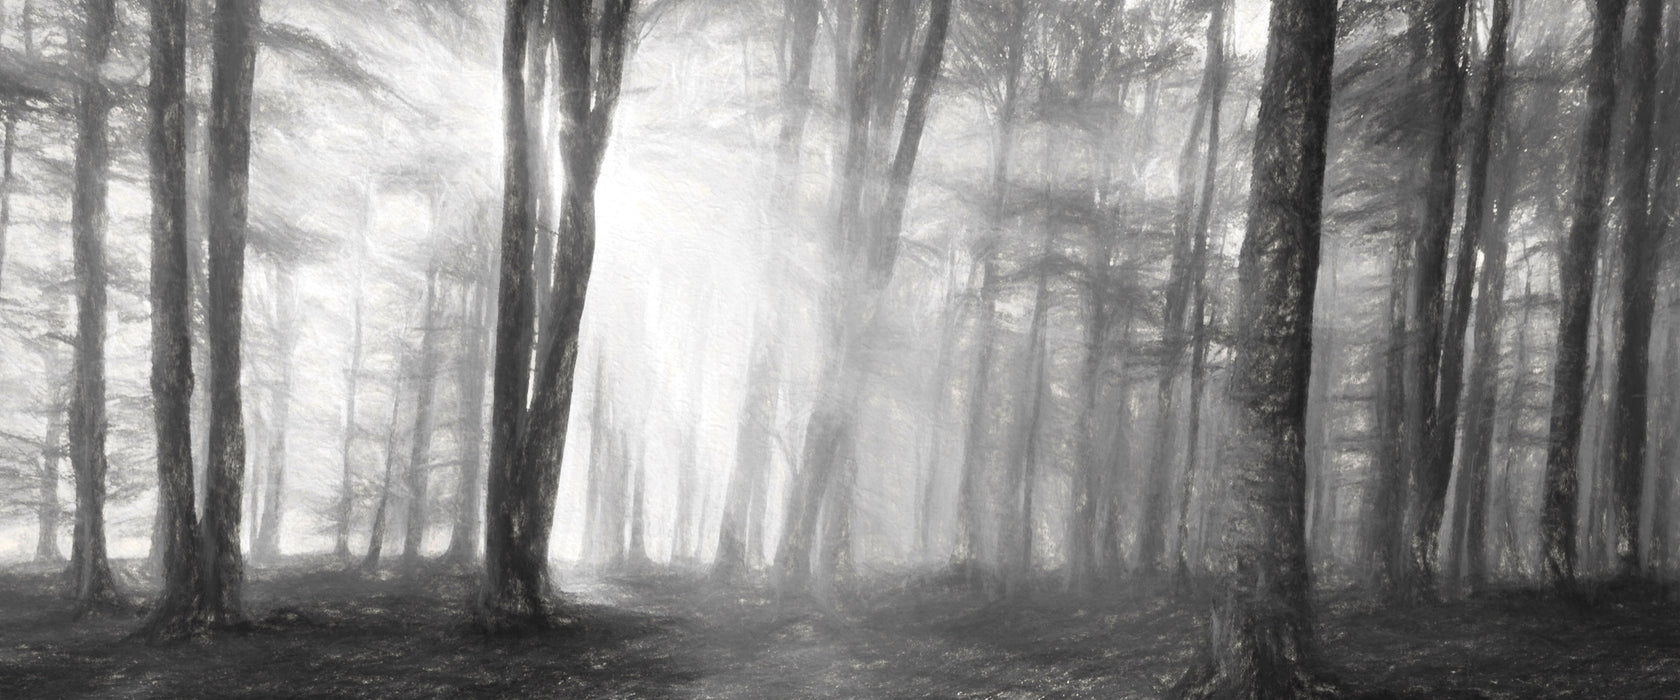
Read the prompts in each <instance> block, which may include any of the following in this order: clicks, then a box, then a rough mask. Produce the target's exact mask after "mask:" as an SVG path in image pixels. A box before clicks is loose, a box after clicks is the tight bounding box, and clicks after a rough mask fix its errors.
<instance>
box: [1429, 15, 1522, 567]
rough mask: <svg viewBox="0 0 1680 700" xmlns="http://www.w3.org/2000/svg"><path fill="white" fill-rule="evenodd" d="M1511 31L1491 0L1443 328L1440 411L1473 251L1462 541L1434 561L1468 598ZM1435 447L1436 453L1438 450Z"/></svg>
mask: <svg viewBox="0 0 1680 700" xmlns="http://www.w3.org/2000/svg"><path fill="white" fill-rule="evenodd" d="M1510 26H1511V0H1494V4H1493V23H1492V25H1491V26H1490V27H1489V30H1488V32H1489V37H1490V38H1489V43H1488V53H1487V58H1486V61H1485V64H1484V67H1483V72H1484V73H1485V75H1483V76H1482V89H1481V95H1480V97H1479V98H1478V104H1477V106H1476V115H1475V122H1474V124H1473V125H1472V126H1471V128H1470V138H1471V139H1472V141H1471V149H1470V154H1469V174H1468V176H1467V177H1466V180H1465V194H1464V196H1465V213H1464V231H1463V233H1462V234H1461V238H1460V242H1459V253H1458V255H1459V262H1458V272H1457V273H1456V274H1457V277H1456V278H1455V279H1454V281H1453V309H1452V317H1451V320H1450V322H1449V323H1448V328H1447V342H1448V343H1449V345H1448V351H1447V354H1446V355H1445V356H1444V358H1443V361H1442V366H1443V369H1442V373H1443V377H1444V380H1443V381H1444V384H1443V388H1442V394H1441V399H1442V401H1443V404H1442V405H1443V407H1445V406H1446V404H1445V401H1446V400H1447V391H1448V390H1449V389H1451V390H1452V391H1453V392H1454V393H1456V386H1457V385H1458V384H1459V383H1460V380H1459V378H1458V377H1457V376H1455V375H1456V374H1457V373H1461V372H1462V366H1463V365H1462V363H1463V337H1464V333H1465V327H1466V326H1467V325H1468V320H1469V319H1468V318H1467V317H1468V316H1469V312H1470V284H1469V281H1468V279H1467V278H1468V277H1469V275H1470V274H1471V273H1470V271H1469V270H1470V269H1471V268H1472V266H1474V264H1475V257H1476V255H1475V253H1476V251H1477V250H1480V251H1481V257H1482V261H1483V262H1482V273H1481V275H1480V276H1478V277H1477V279H1476V283H1477V290H1476V304H1475V315H1476V327H1475V331H1474V336H1473V339H1472V342H1473V345H1474V348H1475V353H1476V354H1475V357H1474V358H1473V361H1472V363H1471V369H1470V382H1469V384H1470V387H1469V393H1468V394H1467V395H1466V397H1465V398H1466V405H1467V406H1468V407H1469V419H1468V420H1466V421H1465V426H1464V451H1465V454H1464V458H1463V460H1462V464H1463V466H1462V467H1461V469H1460V471H1459V478H1458V483H1459V485H1460V486H1459V490H1460V491H1461V492H1462V495H1461V497H1460V498H1459V499H1458V507H1457V509H1456V510H1455V511H1454V517H1453V519H1454V521H1455V522H1454V526H1453V528H1452V531H1453V532H1455V533H1459V534H1461V535H1462V536H1463V541H1464V548H1463V551H1462V552H1460V553H1458V556H1453V555H1451V554H1449V555H1447V556H1444V557H1443V558H1442V562H1441V566H1442V569H1443V573H1444V574H1445V576H1444V578H1446V579H1447V580H1449V581H1452V580H1455V579H1456V578H1458V576H1457V571H1458V569H1457V565H1456V562H1458V561H1460V560H1461V558H1462V561H1463V562H1464V568H1463V571H1464V572H1465V576H1464V579H1465V582H1466V583H1467V584H1469V587H1470V590H1471V591H1472V592H1474V591H1476V590H1477V589H1479V588H1480V587H1481V586H1482V585H1483V583H1484V582H1485V577H1486V574H1487V565H1486V559H1485V554H1484V551H1485V549H1486V532H1487V529H1486V528H1487V525H1486V513H1487V469H1488V461H1489V458H1490V457H1491V455H1492V450H1493V431H1492V430H1491V428H1492V416H1493V413H1494V410H1495V406H1494V405H1495V403H1496V402H1497V394H1496V390H1495V387H1494V383H1495V382H1496V381H1497V379H1498V373H1499V317H1500V315H1501V312H1502V310H1503V306H1504V301H1505V299H1504V297H1505V231H1504V226H1505V224H1506V221H1505V216H1506V215H1505V214H1504V213H1501V214H1499V215H1497V216H1498V220H1497V221H1495V223H1494V226H1493V228H1492V230H1490V231H1486V232H1484V231H1483V228H1484V226H1483V222H1484V221H1486V218H1487V215H1488V213H1489V210H1490V209H1492V208H1493V205H1491V204H1490V203H1489V201H1488V190H1489V170H1490V165H1491V164H1492V162H1493V147H1494V137H1495V133H1496V131H1495V130H1496V129H1497V128H1498V125H1499V124H1500V123H1501V119H1502V115H1503V113H1502V112H1501V110H1500V105H1501V104H1502V100H1503V99H1504V86H1505V55H1506V52H1507V49H1508V46H1509V42H1510V39H1509V37H1510ZM1513 162H1514V161H1513ZM1510 181H1511V178H1510V177H1509V176H1501V183H1502V184H1501V187H1502V188H1504V189H1508V188H1509V185H1508V184H1505V183H1509V182H1510ZM1508 197H1509V194H1508V192H1504V191H1502V192H1501V193H1500V196H1499V197H1498V198H1497V205H1498V206H1499V208H1500V210H1501V211H1502V212H1503V211H1508V210H1509V208H1510V202H1509V199H1508ZM1455 349H1456V357H1455V356H1454V354H1455V353H1454V352H1453V351H1454V350H1455ZM1454 408H1456V407H1454ZM1442 418H1443V423H1442V426H1443V428H1442V433H1441V434H1439V435H1438V436H1437V437H1439V438H1443V439H1450V437H1449V436H1450V433H1451V432H1453V431H1452V430H1450V429H1449V428H1448V424H1447V421H1456V420H1457V411H1456V410H1452V411H1448V410H1445V409H1443V411H1442ZM1437 449H1438V450H1439V449H1443V448H1442V447H1441V446H1439V445H1437Z"/></svg>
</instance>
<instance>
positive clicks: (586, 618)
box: [0, 568, 1680, 698]
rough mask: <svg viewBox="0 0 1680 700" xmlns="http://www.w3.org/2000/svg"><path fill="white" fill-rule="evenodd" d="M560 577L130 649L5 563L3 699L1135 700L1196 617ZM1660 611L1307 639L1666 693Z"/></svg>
mask: <svg viewBox="0 0 1680 700" xmlns="http://www.w3.org/2000/svg"><path fill="white" fill-rule="evenodd" d="M128 578H129V579H130V590H131V591H133V592H140V585H139V584H138V583H137V582H134V581H133V579H132V577H128ZM565 580H566V581H567V583H566V586H565V587H566V589H567V591H568V593H567V600H566V603H565V606H564V611H565V614H566V621H565V624H563V625H561V626H560V627H558V628H557V629H554V630H552V631H547V632H542V633H535V634H529V635H525V636H518V637H511V638H486V637H484V636H482V635H481V634H478V633H475V632H474V631H473V628H472V627H471V625H470V623H469V621H468V619H469V615H468V608H467V604H468V601H469V598H470V594H471V582H472V579H471V578H470V577H469V576H465V575H461V574H451V573H446V572H441V571H426V572H423V573H421V574H419V575H415V576H410V577H399V576H394V575H384V576H378V577H375V576H366V575H362V574H357V573H346V572H337V571H332V572H327V571H313V572H308V571H305V570H303V569H299V568H287V569H278V570H276V569H256V570H254V571H253V572H252V575H251V580H250V582H249V583H248V587H247V596H246V597H247V607H248V610H249V612H250V613H251V614H252V618H253V620H254V621H255V624H254V625H253V626H252V628H251V629H250V630H249V631H247V632H241V633H225V634H220V635H216V636H213V637H210V638H208V639H203V640H196V641H190V642H185V643H181V644H176V645H170V646H149V645H147V644H144V643H141V642H138V641H131V640H128V639H127V638H126V637H127V635H128V634H129V633H130V632H131V631H132V630H133V629H134V628H135V627H136V626H137V624H138V621H139V619H138V617H137V615H138V613H128V614H111V613H107V614H101V615H97V616H92V617H89V618H86V619H83V620H72V619H71V617H70V615H69V613H68V609H69V606H68V604H67V603H66V601H64V600H63V598H62V589H61V587H60V586H59V584H58V577H57V576H56V575H55V574H52V573H47V572H43V571H41V570H39V569H36V570H33V571H30V570H14V571H10V572H5V573H0V697H4V698H27V697H42V698H76V697H99V698H107V697H110V698H190V697H206V696H213V697H241V696H243V697H298V696H311V697H380V698H400V697H578V698H612V697H623V698H663V697H717V698H806V697H845V698H900V697H905V698H909V697H940V698H944V697H1005V698H1037V697H1092V698H1125V697H1140V698H1148V697H1159V696H1160V695H1161V694H1162V693H1164V692H1165V690H1166V689H1167V688H1169V687H1170V686H1171V684H1172V683H1173V681H1174V680H1175V679H1176V678H1177V677H1178V674H1179V673H1180V672H1181V671H1182V670H1183V669H1184V668H1185V666H1186V665H1187V664H1188V662H1189V660H1190V659H1191V656H1192V654H1193V651H1194V642H1195V640H1196V639H1198V638H1199V635H1201V634H1202V633H1203V632H1202V623H1201V622H1199V621H1198V617H1199V616H1198V615H1197V614H1196V612H1194V611H1193V610H1192V608H1193V607H1199V606H1191V605H1186V604H1182V603H1178V602H1174V599H1173V598H1172V597H1171V596H1167V595H1148V594H1136V593H1134V594H1131V595H1129V596H1121V595H1111V596H1106V597H1104V598H1102V599H1101V600H1100V602H1093V601H1092V600H1090V599H1085V600H1084V601H1073V600H1069V599H1065V598H1060V597H1041V598H1035V599H1030V600H1027V601H1023V602H1019V603H1015V604H1011V605H1008V606H1000V605H988V604H985V603H984V602H982V601H980V600H978V599H976V598H974V597H971V596H969V595H966V594H958V593H956V592H954V591H953V590H952V589H950V588H947V587H944V586H941V585H939V584H937V583H935V582H930V581H927V580H915V581H901V582H897V583H892V584H888V583H880V584H879V585H876V586H872V587H870V588H869V589H868V592H867V593H866V594H863V595H862V596H861V597H860V599H859V600H856V601H853V602H851V603H849V604H847V605H846V606H845V609H846V612H843V613H816V612H811V611H809V610H804V609H798V608H795V607H792V606H788V605H783V604H779V603H777V602H775V601H774V600H773V599H771V598H769V597H767V596H765V595H764V594H762V593H760V592H755V591H753V590H750V589H745V588H742V589H734V590H724V591H720V590H718V589H716V588H712V587H709V586H708V585H706V583H705V582H704V581H703V580H702V579H700V578H698V577H692V576H683V575H677V574H649V575H646V576H637V577H624V578H608V579H604V580H595V581H591V580H587V579H584V578H582V577H575V576H573V577H566V578H565ZM1676 612H1680V610H1677V609H1676V607H1675V606H1674V605H1673V604H1670V603H1659V602H1641V603H1615V602H1600V603H1598V604H1595V605H1593V606H1590V607H1587V608H1582V607H1572V606H1566V605H1563V604H1561V603H1556V602H1552V601H1548V600H1544V599H1538V598H1534V597H1527V596H1521V595H1517V594H1513V595H1507V596H1504V597H1500V598H1490V599H1477V600H1471V601H1463V602H1456V603H1450V604H1439V605H1429V606H1420V607H1412V608H1406V609H1396V608H1378V607H1374V606H1370V605H1368V604H1365V603H1361V602H1359V601H1357V600H1355V599H1353V598H1347V599H1331V600H1327V601H1324V602H1323V604H1322V605H1321V606H1320V609H1319V617H1318V631H1319V636H1320V640H1321V649H1322V652H1323V654H1324V656H1325V657H1326V661H1327V664H1328V666H1329V669H1330V671H1331V672H1332V673H1333V674H1334V675H1335V676H1336V677H1337V678H1339V679H1341V681H1342V682H1343V683H1344V686H1343V687H1345V688H1347V689H1348V694H1349V695H1350V696H1354V697H1402V698H1412V697H1415V698H1426V697H1427V698H1442V697H1447V698H1451V697H1465V698H1472V697H1510V698H1530V697H1581V698H1587V697H1593V698H1607V697H1677V696H1680V615H1676Z"/></svg>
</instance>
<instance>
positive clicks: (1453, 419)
mask: <svg viewBox="0 0 1680 700" xmlns="http://www.w3.org/2000/svg"><path fill="white" fill-rule="evenodd" d="M1465 5H1466V2H1465V0H1433V1H1432V2H1429V3H1427V4H1425V5H1424V6H1423V7H1425V8H1427V9H1428V14H1427V15H1425V16H1422V17H1420V18H1419V19H1420V20H1421V21H1423V22H1425V23H1426V26H1425V28H1424V29H1425V31H1426V32H1427V34H1426V35H1425V37H1426V38H1425V41H1426V44H1427V47H1426V49H1425V52H1424V55H1423V56H1422V57H1420V58H1422V60H1423V62H1424V64H1425V65H1424V74H1425V81H1426V83H1427V91H1428V92H1427V95H1428V96H1427V97H1426V98H1425V99H1426V100H1427V101H1428V104H1430V105H1432V106H1434V107H1432V108H1431V109H1429V110H1426V112H1425V113H1426V114H1428V115H1429V116H1430V117H1431V119H1430V120H1429V122H1428V124H1427V126H1426V127H1425V128H1426V130H1427V131H1426V133H1427V136H1428V138H1429V139H1430V142H1429V155H1428V158H1427V160H1426V161H1425V162H1424V163H1422V164H1421V165H1422V166H1423V167H1424V168H1425V171H1424V172H1425V185H1424V192H1423V214H1422V217H1421V219H1422V221H1421V228H1420V229H1419V230H1418V247H1417V256H1418V257H1417V265H1416V266H1415V267H1413V268H1412V282H1413V284H1412V290H1411V291H1412V294H1413V312H1414V314H1415V316H1414V317H1413V319H1414V320H1415V321H1416V323H1417V326H1416V327H1417V332H1416V333H1414V334H1413V335H1412V337H1411V339H1410V340H1411V342H1410V343H1409V344H1408V345H1407V348H1409V350H1410V351H1409V352H1408V353H1407V362H1406V364H1407V369H1408V370H1409V371H1410V372H1411V376H1409V377H1408V378H1407V384H1406V386H1407V389H1408V393H1407V399H1408V402H1409V404H1410V408H1409V409H1408V415H1407V426H1406V434H1407V439H1408V442H1409V444H1408V448H1407V454H1408V456H1409V458H1410V459H1414V460H1416V467H1415V471H1414V474H1415V475H1416V481H1415V484H1414V485H1415V489H1414V491H1413V503H1414V508H1415V512H1416V513H1417V517H1416V518H1415V520H1414V521H1413V523H1412V532H1411V552H1410V554H1411V556H1410V557H1408V558H1407V559H1406V567H1405V569H1404V574H1403V578H1402V580H1401V590H1400V591H1399V593H1400V595H1401V596H1403V597H1404V598H1406V599H1411V600H1416V599H1420V598H1432V597H1434V595H1435V574H1436V566H1437V564H1436V558H1437V557H1436V555H1437V549H1438V548H1439V543H1440V537H1439V536H1440V531H1441V518H1442V514H1443V513H1444V512H1445V509H1446V503H1447V485H1448V483H1449V481H1450V480H1451V477H1452V462H1453V458H1452V452H1453V445H1454V442H1453V441H1454V440H1455V439H1456V438H1457V432H1458V431H1457V427H1458V423H1457V415H1456V414H1457V412H1458V394H1459V389H1460V386H1459V385H1460V383H1461V379H1462V373H1463V358H1464V356H1463V350H1464V344H1463V338H1464V331H1463V325H1464V323H1463V319H1462V318H1454V319H1452V320H1451V321H1448V320H1447V318H1446V317H1447V315H1448V314H1447V311H1446V308H1445V307H1446V304H1447V299H1446V280H1447V247H1448V242H1449V240H1450V239H1451V238H1452V225H1453V199H1454V189H1455V188H1456V186H1457V184H1458V174H1457V166H1458V163H1457V158H1458V129H1459V118H1460V114H1461V113H1462V112H1463V105H1464V72H1463V57H1462V56H1461V55H1460V54H1461V52H1460V50H1459V46H1460V43H1461V41H1462V39H1463V36H1464V9H1465ZM1463 250H1469V249H1463ZM1461 252H1462V251H1461ZM1470 258H1471V256H1463V257H1461V261H1460V263H1459V271H1460V275H1461V276H1460V278H1459V279H1458V280H1457V281H1456V284H1457V288H1456V289H1455V291H1458V290H1462V291H1463V294H1464V296H1465V298H1466V303H1467V300H1468V296H1469V292H1470V286H1469V285H1470V282H1471V277H1472V274H1473V270H1474V265H1473V264H1472V263H1473V260H1472V259H1470ZM1463 308H1464V309H1465V310H1466V311H1468V309H1469V307H1468V306H1464V307H1463ZM1452 323H1457V324H1458V326H1457V331H1456V332H1457V336H1456V340H1455V339H1454V338H1455V336H1454V335H1453V333H1454V330H1453V329H1452V328H1451V327H1450V324H1452ZM1443 325H1449V327H1448V328H1446V329H1443ZM1443 363H1445V364H1443ZM1437 389H1439V393H1440V395H1441V397H1440V399H1439V400H1437V398H1436V394H1437Z"/></svg>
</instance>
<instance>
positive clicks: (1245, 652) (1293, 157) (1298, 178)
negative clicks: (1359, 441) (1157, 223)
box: [1176, 0, 1336, 698]
mask: <svg viewBox="0 0 1680 700" xmlns="http://www.w3.org/2000/svg"><path fill="white" fill-rule="evenodd" d="M1335 37H1336V4H1335V3H1334V2H1333V1H1331V0H1279V1H1278V2H1276V3H1274V4H1273V5H1272V18H1271V40H1270V48H1269V50H1268V52H1267V61H1266V69H1265V78H1264V82H1263V83H1262V88H1261V94H1260V113H1259V117H1258V120H1257V122H1256V125H1255V143H1254V175H1253V185H1252V192H1251V194H1250V202H1249V217H1248V233H1247V235H1246V236H1245V237H1244V239H1243V245H1242V252H1241V256H1240V262H1239V267H1238V276H1239V280H1240V289H1241V299H1242V304H1243V307H1242V309H1241V312H1240V313H1238V314H1237V318H1238V319H1239V320H1238V326H1237V329H1236V341H1235V347H1236V358H1235V364H1234V366H1233V369H1232V379H1231V383H1232V386H1231V390H1230V394H1231V396H1232V399H1233V403H1234V406H1233V408H1234V409H1235V411H1234V418H1235V420H1234V425H1233V426H1232V432H1231V436H1230V439H1229V441H1228V442H1227V443H1226V447H1227V449H1228V450H1229V451H1230V454H1231V461H1230V466H1231V469H1232V471H1233V479H1232V484H1231V489H1232V501H1231V506H1232V508H1233V509H1234V512H1233V513H1232V516H1233V518H1232V521H1231V523H1230V527H1228V528H1226V531H1225V548H1226V553H1225V557H1226V558H1225V562H1224V564H1223V566H1222V567H1221V573H1222V574H1223V575H1224V577H1225V593H1224V596H1223V600H1222V601H1221V602H1220V603H1219V604H1218V606H1217V607H1216V609H1215V610H1214V613H1213V614H1214V620H1213V622H1212V624H1211V631H1212V632H1211V634H1210V635H1209V639H1208V646H1207V647H1206V648H1205V650H1204V655H1203V659H1202V661H1201V662H1200V663H1199V664H1198V665H1197V667H1195V668H1192V669H1191V671H1190V672H1189V673H1187V674H1186V675H1185V677H1184V680H1183V681H1182V682H1181V683H1180V685H1179V687H1178V688H1177V689H1176V690H1177V691H1178V692H1179V693H1180V694H1184V695H1190V696H1196V697H1261V698H1268V697H1301V696H1303V695H1308V694H1310V693H1311V692H1312V691H1313V689H1312V688H1311V686H1312V681H1311V678H1310V673H1311V665H1312V663H1313V658H1312V657H1313V648H1312V647H1313V631H1312V616H1311V610H1310V606H1309V601H1308V594H1309V592H1310V590H1311V570H1310V567H1309V565H1308V562H1307V546H1306V531H1305V528H1304V524H1305V523H1304V517H1305V513H1304V510H1305V507H1306V493H1305V484H1306V462H1305V455H1304V454H1303V450H1304V448H1305V445H1304V443H1303V437H1304V435H1305V428H1306V425H1305V424H1306V401H1307V385H1308V380H1309V374H1310V370H1311V357H1312V318H1313V315H1312V309H1313V292H1314V286H1315V281H1316V278H1317V275H1318V253H1319V233H1320V230H1319V222H1320V210H1321V205H1322V196H1323V183H1324V159H1325V157H1324V152H1325V146H1324V144H1325V132H1326V131H1327V128H1328V124H1329V112H1330V76H1331V63H1332V61H1333V59H1334V56H1335Z"/></svg>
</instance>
